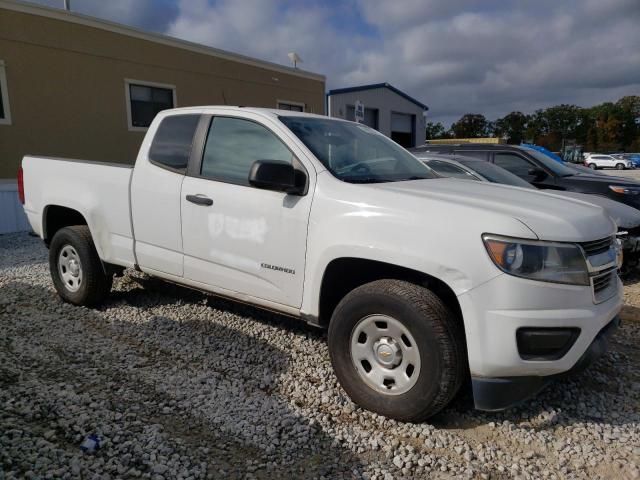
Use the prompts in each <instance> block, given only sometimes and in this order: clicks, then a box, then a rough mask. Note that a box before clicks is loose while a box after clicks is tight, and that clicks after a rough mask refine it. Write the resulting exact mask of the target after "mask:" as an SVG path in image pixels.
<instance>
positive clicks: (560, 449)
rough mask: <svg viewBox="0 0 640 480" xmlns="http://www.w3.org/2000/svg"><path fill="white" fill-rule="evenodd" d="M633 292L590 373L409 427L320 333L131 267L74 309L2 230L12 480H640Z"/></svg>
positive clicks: (2, 474)
mask: <svg viewBox="0 0 640 480" xmlns="http://www.w3.org/2000/svg"><path fill="white" fill-rule="evenodd" d="M625 292H626V300H627V305H626V307H625V309H624V311H623V319H624V320H625V322H624V324H623V327H622V328H621V329H620V330H619V331H618V333H617V335H616V336H615V338H614V340H613V345H612V349H611V351H610V353H608V355H607V356H606V357H604V358H603V359H602V360H600V362H598V363H597V364H596V365H593V366H592V367H591V368H590V369H589V370H588V371H587V372H586V373H584V374H582V375H579V376H576V377H573V378H570V379H565V380H561V381H556V382H555V383H554V384H553V385H551V386H550V387H549V388H547V389H546V390H545V391H544V392H543V393H542V394H540V395H539V396H538V397H537V398H536V399H534V400H531V401H529V402H527V403H526V404H524V405H523V406H521V407H518V408H514V409H511V410H509V411H507V412H501V413H491V414H489V413H482V412H477V411H474V410H473V409H472V408H471V406H470V397H469V394H468V393H465V392H463V393H462V394H461V395H460V396H459V398H458V399H457V400H456V401H455V402H454V404H453V405H452V406H450V407H449V408H448V409H447V410H445V411H444V412H443V413H441V414H439V415H438V416H437V417H435V418H433V419H432V421H431V422H430V423H429V424H426V423H425V424H420V425H413V424H404V423H399V422H395V421H391V420H388V419H385V418H383V417H380V416H377V415H375V414H371V413H369V412H366V411H363V410H361V409H359V408H358V407H356V406H355V405H354V404H353V403H352V402H351V401H350V400H349V399H348V398H347V396H346V394H345V393H344V392H343V391H342V389H341V388H340V387H339V386H338V384H337V382H336V379H335V377H334V375H333V373H332V370H331V365H330V363H329V360H328V353H327V347H326V342H325V336H324V334H323V332H321V331H319V330H315V329H313V328H311V327H307V326H305V325H301V324H300V323H298V322H296V321H294V320H289V319H287V318H284V317H281V316H278V315H274V314H271V313H265V312H262V311H259V310H256V309H253V308H250V307H246V306H239V305H236V304H233V303H230V302H226V301H222V300H219V299H216V298H214V297H208V296H206V295H203V294H200V293H196V292H192V291H190V290H186V289H183V288H180V287H176V286H172V285H168V284H165V283H162V282H159V281H156V280H153V279H150V278H147V277H145V276H144V275H141V274H138V273H134V272H132V273H129V274H128V275H126V276H125V277H124V278H122V279H119V280H118V281H117V282H116V283H115V286H114V293H113V294H112V297H111V298H110V300H109V302H108V303H107V304H106V305H105V306H104V307H103V308H101V309H99V310H89V309H85V308H80V307H73V306H70V305H68V304H64V303H62V302H61V301H60V300H59V299H58V297H57V296H56V295H55V293H54V291H53V288H52V285H51V281H50V278H49V273H48V267H47V263H46V250H45V248H44V247H43V246H42V245H41V243H40V241H39V240H38V239H35V238H32V237H29V236H27V235H24V234H17V235H4V236H0V326H1V330H0V479H4V478H6V479H10V478H83V479H87V478H92V479H93V478H96V479H97V478H103V479H107V478H152V479H163V478H166V479H169V478H193V479H196V478H274V477H280V478H322V477H324V478H363V477H364V478H371V479H391V478H436V479H440V478H461V477H463V478H492V479H495V478H497V479H500V478H590V479H597V478H616V479H617V478H628V479H636V478H640V470H639V468H640V427H639V425H640V374H639V372H638V367H639V366H640V350H639V348H638V341H637V338H638V333H639V332H640V283H639V284H637V285H633V284H630V285H628V286H627V287H626V290H625ZM91 434H96V435H97V436H98V437H99V439H100V441H101V446H100V449H99V450H97V451H95V452H93V453H84V452H83V451H82V450H81V448H80V445H81V443H82V442H83V440H84V439H85V438H86V437H87V436H88V435H91Z"/></svg>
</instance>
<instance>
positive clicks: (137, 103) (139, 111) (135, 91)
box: [125, 80, 176, 130]
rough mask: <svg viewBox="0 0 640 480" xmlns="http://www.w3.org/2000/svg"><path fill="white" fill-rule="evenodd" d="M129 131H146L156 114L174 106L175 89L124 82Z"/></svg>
mask: <svg viewBox="0 0 640 480" xmlns="http://www.w3.org/2000/svg"><path fill="white" fill-rule="evenodd" d="M125 90H126V97H127V117H128V122H129V125H128V126H129V130H146V129H147V127H148V126H149V125H151V122H152V121H153V119H154V118H155V116H156V114H157V113H158V112H160V111H162V110H166V109H168V108H174V107H175V106H176V87H175V86H174V85H165V84H161V83H151V82H143V81H138V80H125Z"/></svg>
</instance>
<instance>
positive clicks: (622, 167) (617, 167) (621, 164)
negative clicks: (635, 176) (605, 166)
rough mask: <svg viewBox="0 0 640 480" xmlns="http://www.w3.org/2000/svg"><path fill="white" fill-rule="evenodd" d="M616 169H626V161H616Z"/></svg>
mask: <svg viewBox="0 0 640 480" xmlns="http://www.w3.org/2000/svg"><path fill="white" fill-rule="evenodd" d="M616 170H624V163H616Z"/></svg>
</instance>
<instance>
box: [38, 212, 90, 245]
mask: <svg viewBox="0 0 640 480" xmlns="http://www.w3.org/2000/svg"><path fill="white" fill-rule="evenodd" d="M71 225H87V221H86V220H85V218H84V217H83V216H82V214H81V213H80V212H78V211H77V210H74V209H72V208H68V207H61V206H59V205H49V206H47V207H46V209H45V211H44V218H43V222H42V227H43V237H44V241H45V243H46V244H47V245H49V242H50V241H51V239H52V238H53V236H54V235H55V234H56V232H57V231H58V230H60V229H61V228H64V227H70V226H71Z"/></svg>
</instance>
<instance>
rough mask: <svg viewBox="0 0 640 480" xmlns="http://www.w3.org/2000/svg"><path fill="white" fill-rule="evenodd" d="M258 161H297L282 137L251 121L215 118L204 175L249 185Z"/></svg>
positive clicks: (207, 146) (205, 148)
mask: <svg viewBox="0 0 640 480" xmlns="http://www.w3.org/2000/svg"><path fill="white" fill-rule="evenodd" d="M256 160H280V161H283V162H287V163H292V162H293V154H292V153H291V152H290V151H289V149H288V148H287V147H286V146H285V144H284V143H282V141H280V139H279V138H278V137H276V136H275V135H274V134H273V133H272V132H271V131H269V130H267V129H266V128H265V127H263V126H262V125H259V124H257V123H255V122H252V121H250V120H243V119H240V118H229V117H215V118H214V119H213V121H212V122H211V126H210V127H209V134H208V135H207V142H206V144H205V147H204V155H203V157H202V169H201V171H200V174H201V175H202V176H203V177H207V178H211V179H212V180H218V181H220V182H227V183H235V184H238V185H249V171H250V170H251V166H252V165H253V162H255V161H256Z"/></svg>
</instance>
